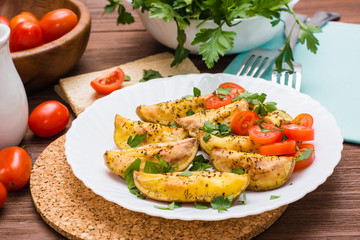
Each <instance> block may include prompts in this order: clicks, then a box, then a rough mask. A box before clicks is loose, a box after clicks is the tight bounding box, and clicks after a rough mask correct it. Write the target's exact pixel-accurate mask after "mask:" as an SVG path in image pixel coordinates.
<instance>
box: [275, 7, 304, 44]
mask: <svg viewBox="0 0 360 240" xmlns="http://www.w3.org/2000/svg"><path fill="white" fill-rule="evenodd" d="M296 17H297V18H298V19H299V21H301V22H304V21H305V20H306V15H302V14H296ZM294 22H295V18H294V16H293V15H291V14H290V15H289V17H288V19H287V20H286V22H285V36H286V37H288V36H289V34H290V32H291V28H292V27H293V24H294ZM299 30H300V25H299V24H298V23H295V26H294V28H293V30H292V34H291V37H290V47H291V50H294V47H295V45H296V42H297V41H298V36H299ZM282 49H283V47H282V48H281V50H282Z"/></svg>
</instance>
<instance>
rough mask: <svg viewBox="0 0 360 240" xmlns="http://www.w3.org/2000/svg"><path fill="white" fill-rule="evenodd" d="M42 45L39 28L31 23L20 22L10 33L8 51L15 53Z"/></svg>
mask: <svg viewBox="0 0 360 240" xmlns="http://www.w3.org/2000/svg"><path fill="white" fill-rule="evenodd" d="M42 44H44V41H43V36H42V31H41V28H40V26H39V25H38V24H36V23H32V22H21V23H19V24H18V25H16V27H15V28H14V29H13V30H12V31H11V34H10V51H11V52H17V51H22V50H26V49H30V48H34V47H38V46H40V45H42Z"/></svg>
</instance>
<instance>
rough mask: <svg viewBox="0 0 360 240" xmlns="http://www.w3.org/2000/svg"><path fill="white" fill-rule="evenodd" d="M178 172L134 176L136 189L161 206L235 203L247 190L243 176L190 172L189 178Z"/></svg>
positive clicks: (140, 173) (246, 182)
mask: <svg viewBox="0 0 360 240" xmlns="http://www.w3.org/2000/svg"><path fill="white" fill-rule="evenodd" d="M180 173H181V172H172V173H166V174H148V173H143V172H137V171H135V172H134V182H135V185H136V187H137V188H138V189H139V190H140V191H141V192H142V193H143V194H144V195H146V196H147V197H149V198H152V199H155V200H159V201H165V202H211V200H212V199H213V198H214V197H217V196H224V197H229V196H231V195H232V194H234V198H233V199H236V198H237V197H238V196H239V195H240V194H241V192H242V191H243V190H244V189H245V188H246V187H247V186H248V184H249V177H248V175H247V174H244V175H238V174H234V173H225V172H210V171H194V172H192V175H191V176H188V177H185V176H179V174H180Z"/></svg>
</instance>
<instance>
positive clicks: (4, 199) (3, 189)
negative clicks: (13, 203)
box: [0, 182, 7, 207]
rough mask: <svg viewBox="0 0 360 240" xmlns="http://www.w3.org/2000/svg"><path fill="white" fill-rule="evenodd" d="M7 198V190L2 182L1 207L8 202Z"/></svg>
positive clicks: (0, 190)
mask: <svg viewBox="0 0 360 240" xmlns="http://www.w3.org/2000/svg"><path fill="white" fill-rule="evenodd" d="M6 197H7V190H6V188H5V186H4V184H2V183H1V182H0V207H2V205H4V203H5V201H6Z"/></svg>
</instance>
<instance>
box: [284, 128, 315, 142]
mask: <svg viewBox="0 0 360 240" xmlns="http://www.w3.org/2000/svg"><path fill="white" fill-rule="evenodd" d="M281 128H282V129H284V133H285V135H286V136H287V137H288V138H289V139H292V140H296V141H312V140H314V129H313V128H311V127H304V126H301V125H296V124H283V125H281Z"/></svg>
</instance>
